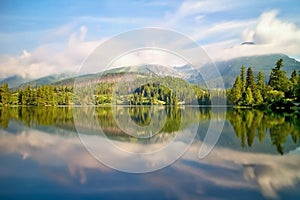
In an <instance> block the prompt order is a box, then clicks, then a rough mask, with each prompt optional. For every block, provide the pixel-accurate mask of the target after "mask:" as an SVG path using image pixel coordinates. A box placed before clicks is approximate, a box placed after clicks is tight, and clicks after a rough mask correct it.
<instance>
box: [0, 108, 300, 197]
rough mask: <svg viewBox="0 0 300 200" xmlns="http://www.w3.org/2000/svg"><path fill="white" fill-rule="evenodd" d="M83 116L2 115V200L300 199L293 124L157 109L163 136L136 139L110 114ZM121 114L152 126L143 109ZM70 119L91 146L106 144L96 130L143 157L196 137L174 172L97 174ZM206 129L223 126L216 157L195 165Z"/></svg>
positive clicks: (27, 111) (288, 119)
mask: <svg viewBox="0 0 300 200" xmlns="http://www.w3.org/2000/svg"><path fill="white" fill-rule="evenodd" d="M89 109H90V108H69V107H60V108H51V107H47V108H30V107H23V108H20V107H19V108H0V163H1V164H0V199H21V198H22V199H27V198H30V199H54V198H55V199H66V198H72V199H84V198H85V199H120V198H122V199H300V191H299V186H300V167H299V166H300V156H299V153H300V148H299V146H300V143H299V137H300V121H299V119H298V118H299V116H296V115H294V114H285V115H283V114H274V113H264V112H261V111H254V110H252V111H251V110H234V109H227V112H225V111H224V109H220V110H218V109H210V108H191V107H185V108H164V107H158V108H156V110H154V112H155V115H157V116H158V117H160V115H161V114H162V113H166V116H167V117H166V119H165V121H164V125H163V127H162V128H161V130H160V131H159V133H157V134H156V135H153V136H152V137H150V138H135V137H132V136H130V135H127V134H125V133H124V132H123V131H122V130H121V129H120V128H118V125H117V124H116V121H115V118H114V115H113V111H112V109H111V108H104V107H98V108H93V110H94V111H95V112H94V113H93V115H92V116H91V114H90V113H91V112H90V111H89ZM118 112H119V114H120V115H121V114H122V113H127V114H129V116H130V117H131V119H132V120H133V121H134V122H135V123H136V124H137V125H139V126H147V125H149V124H150V123H151V110H150V108H149V107H135V108H126V107H125V108H124V107H123V108H120V109H119V110H118ZM74 116H77V120H76V128H78V127H80V129H81V130H86V132H85V134H86V137H87V138H97V137H103V136H101V135H99V134H97V132H98V131H99V127H101V129H102V130H103V132H104V133H105V135H106V137H107V138H109V139H110V140H111V141H113V142H117V143H118V144H120V145H124V146H126V147H131V146H134V145H140V146H142V147H144V148H143V150H144V151H145V152H147V148H150V147H152V146H153V145H164V144H165V143H166V142H170V141H172V139H173V138H174V137H176V135H177V134H178V133H181V132H182V131H185V130H186V129H189V128H190V127H193V126H194V125H195V124H198V125H199V128H198V131H197V135H196V137H195V140H194V142H193V144H192V145H191V146H190V148H189V149H188V151H186V152H185V153H184V155H183V156H182V157H181V158H180V159H178V160H177V161H175V162H174V163H173V164H171V165H170V166H168V167H165V168H163V169H161V170H158V171H154V172H149V173H143V174H131V173H125V172H120V171H117V170H114V169H111V168H109V167H107V166H105V165H104V164H101V163H100V162H99V161H97V160H96V159H95V158H94V157H93V156H92V155H91V154H90V153H89V152H88V151H87V150H86V149H85V147H84V146H83V145H82V142H81V140H80V139H79V136H78V134H77V132H76V128H75V125H74ZM90 117H92V118H94V119H96V120H97V121H98V123H99V124H98V125H95V124H93V123H91V120H90ZM152 117H153V115H152ZM297 117H298V118H297ZM210 120H217V121H218V120H220V121H222V120H225V125H224V128H223V131H222V134H221V136H220V138H219V140H218V142H217V145H216V146H215V148H214V149H213V151H212V152H211V153H210V154H209V155H208V156H207V157H205V158H204V159H199V158H198V153H199V149H200V147H201V145H202V141H203V139H204V137H205V135H206V131H207V128H208V124H209V122H210ZM198 125H197V126H198ZM153 128H156V127H155V125H153ZM182 142H184V141H182ZM99 145H101V144H99ZM108 151H109V150H107V152H108ZM105 153H106V152H103V154H105ZM112 159H114V158H112ZM150 161H151V160H150ZM120 165H122V163H120Z"/></svg>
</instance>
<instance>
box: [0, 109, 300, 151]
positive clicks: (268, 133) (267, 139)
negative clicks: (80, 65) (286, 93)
mask: <svg viewBox="0 0 300 200" xmlns="http://www.w3.org/2000/svg"><path fill="white" fill-rule="evenodd" d="M118 109H120V111H118V112H120V113H122V112H123V113H124V112H125V113H126V112H127V113H128V114H129V116H130V118H131V120H133V121H134V123H136V124H137V125H139V126H141V127H143V126H147V125H149V124H150V123H151V119H152V116H151V112H150V111H151V109H154V110H152V112H153V113H154V114H155V115H156V117H157V118H158V119H160V117H161V116H163V114H165V115H166V119H165V122H164V124H163V126H162V127H161V128H160V127H155V126H156V124H155V123H154V125H153V127H152V128H159V132H158V133H157V134H155V135H153V137H149V138H136V137H132V136H130V135H128V134H126V133H124V132H123V131H122V130H121V129H120V128H119V127H118V125H117V124H116V121H115V120H116V119H115V117H114V113H113V110H112V108H110V107H85V108H83V107H75V108H72V107H40V108H36V107H14V108H1V109H0V126H1V128H2V129H8V128H10V129H12V127H16V125H15V124H16V123H21V124H23V125H25V126H27V127H32V128H36V129H43V130H46V131H47V132H49V133H51V134H68V136H69V135H70V134H74V136H77V133H76V128H77V129H79V130H85V132H84V133H85V134H93V135H99V131H103V132H104V133H105V135H106V136H107V137H108V138H110V139H113V140H119V141H129V142H138V143H159V142H166V141H170V140H172V139H173V138H174V137H175V135H176V132H178V131H181V130H184V129H186V128H188V127H190V126H196V125H197V124H198V123H199V125H200V127H199V129H198V135H197V138H198V139H200V140H203V138H204V136H205V134H206V130H207V128H208V124H209V120H210V119H216V120H222V119H225V118H226V120H227V122H226V123H225V126H224V128H223V134H222V135H221V137H220V139H219V142H218V145H221V146H226V147H229V148H233V149H239V148H243V149H246V150H251V151H254V152H269V151H270V150H269V149H270V147H271V146H272V147H271V148H272V149H276V150H277V152H279V153H280V154H283V153H287V152H289V151H292V150H293V149H296V148H297V147H298V146H299V137H300V122H299V120H297V116H296V115H277V114H273V113H264V112H261V111H257V110H228V111H227V113H226V116H225V115H224V114H225V113H224V112H221V111H213V110H212V109H210V108H198V107H160V106H157V107H156V106H154V108H151V107H119V108H118ZM91 113H92V114H91ZM120 113H118V115H120ZM74 116H75V117H76V119H77V120H76V127H75V126H74ZM93 119H95V120H93ZM12 123H14V125H12ZM9 124H11V125H9ZM56 128H60V129H64V130H70V131H67V132H62V131H55V129H56Z"/></svg>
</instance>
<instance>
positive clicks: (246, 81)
mask: <svg viewBox="0 0 300 200" xmlns="http://www.w3.org/2000/svg"><path fill="white" fill-rule="evenodd" d="M283 67H284V65H283V60H282V59H279V60H278V61H277V62H276V66H275V68H273V69H272V71H271V74H270V78H269V80H268V82H265V78H264V77H265V75H264V74H263V73H262V72H259V73H258V74H257V76H256V77H255V76H254V74H253V71H252V68H251V67H249V68H248V69H247V72H246V71H245V67H244V66H242V67H241V72H240V76H238V77H236V80H235V82H234V84H233V87H232V88H231V89H229V90H228V91H227V92H228V93H227V94H228V99H229V102H230V103H231V104H233V105H237V106H248V107H260V108H271V109H272V110H274V109H277V110H278V109H283V110H288V109H291V108H292V107H293V106H295V105H297V104H298V103H299V101H300V74H298V73H297V71H296V70H294V71H293V72H292V74H291V76H290V78H288V77H287V75H286V72H285V71H283V70H282V68H283Z"/></svg>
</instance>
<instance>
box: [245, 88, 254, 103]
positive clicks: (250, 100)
mask: <svg viewBox="0 0 300 200" xmlns="http://www.w3.org/2000/svg"><path fill="white" fill-rule="evenodd" d="M245 101H246V102H245V103H246V105H249V106H251V105H252V104H253V103H254V98H253V94H252V91H251V88H250V87H248V88H247V91H246V97H245Z"/></svg>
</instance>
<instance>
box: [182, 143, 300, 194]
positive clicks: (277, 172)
mask: <svg viewBox="0 0 300 200" xmlns="http://www.w3.org/2000/svg"><path fill="white" fill-rule="evenodd" d="M197 148H198V147H195V146H193V147H192V148H191V149H190V151H194V152H195V153H192V154H190V155H195V154H196V152H197ZM187 155H189V154H187ZM184 159H185V158H184ZM186 159H187V160H194V161H195V162H199V161H198V160H197V158H193V157H189V156H188V157H187V158H186ZM200 162H201V163H202V164H207V165H209V166H210V167H213V166H215V167H218V168H220V169H221V170H223V171H224V170H228V171H229V172H227V173H226V174H223V173H217V174H211V176H209V177H207V174H209V171H210V170H207V171H205V173H204V174H201V172H198V170H199V169H198V168H193V169H191V170H190V171H194V173H199V174H200V176H201V177H203V178H204V179H205V180H209V181H212V182H214V183H215V184H216V185H222V186H225V187H238V188H244V187H246V188H257V189H259V190H260V191H261V192H262V194H263V195H264V196H266V197H273V198H275V197H277V193H278V191H279V190H281V189H283V188H288V187H293V186H295V185H296V184H297V183H298V182H299V181H300V173H299V166H300V157H299V156H298V155H285V156H279V155H269V154H263V153H250V152H249V153H245V152H238V151H233V150H230V149H225V148H215V149H214V150H213V151H212V152H211V154H210V155H209V156H208V157H206V158H205V159H203V160H201V161H200ZM185 167H186V166H185ZM184 170H186V169H184ZM230 171H231V172H232V171H234V174H231V175H232V176H230ZM191 173H192V172H191ZM237 173H240V174H241V175H242V176H241V177H240V178H242V179H240V180H236V179H235V177H237ZM227 175H228V176H227Z"/></svg>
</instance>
